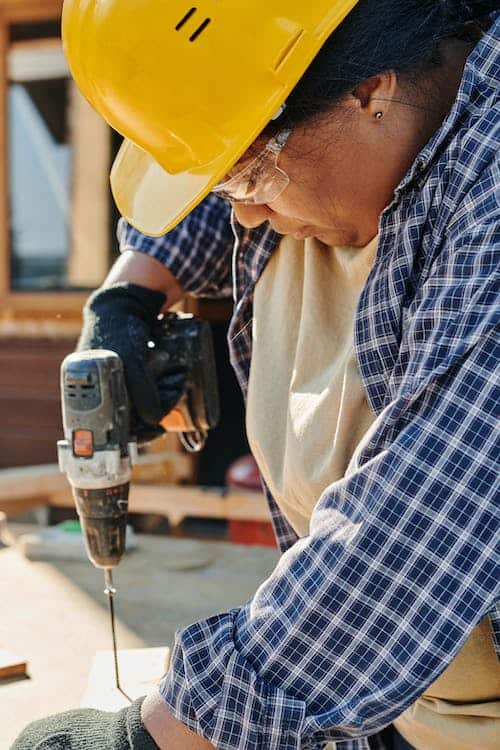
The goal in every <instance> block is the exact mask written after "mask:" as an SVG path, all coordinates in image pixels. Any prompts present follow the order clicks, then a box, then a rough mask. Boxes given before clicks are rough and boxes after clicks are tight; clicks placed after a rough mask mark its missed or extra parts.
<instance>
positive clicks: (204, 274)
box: [118, 194, 234, 297]
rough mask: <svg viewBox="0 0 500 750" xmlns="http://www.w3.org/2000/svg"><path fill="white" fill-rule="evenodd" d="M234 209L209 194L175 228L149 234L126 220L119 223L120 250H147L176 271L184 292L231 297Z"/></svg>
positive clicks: (202, 295) (171, 269) (201, 295)
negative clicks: (232, 222) (157, 234)
mask: <svg viewBox="0 0 500 750" xmlns="http://www.w3.org/2000/svg"><path fill="white" fill-rule="evenodd" d="M230 217H231V208H230V206H229V204H228V203H227V202H226V201H223V200H222V199H221V198H217V197H216V196H214V195H211V194H210V195H209V196H208V197H207V198H205V200H204V201H203V202H202V203H200V205H199V206H197V207H196V208H195V209H194V211H192V212H191V213H190V214H189V216H187V217H186V218H185V219H184V221H182V222H181V223H180V224H179V225H178V226H177V227H175V229H173V230H172V231H171V232H169V233H168V234H166V235H164V236H162V237H148V236H146V235H144V234H141V233H140V232H138V231H137V229H134V228H133V227H132V226H130V224H127V222H126V221H125V220H124V219H121V220H120V223H119V225H118V240H119V242H120V250H121V251H122V252H123V251H125V250H136V251H139V252H141V253H146V255H150V256H151V257H153V258H156V259H157V260H159V261H160V262H161V263H163V264H164V265H165V266H167V268H168V269H169V270H170V271H171V272H172V273H173V275H174V276H175V278H176V279H177V281H178V282H179V284H180V285H181V287H182V288H183V290H184V291H185V292H188V293H189V294H193V295H195V296H199V297H230V296H231V294H232V292H233V289H232V272H231V265H232V252H233V246H234V235H233V231H232V229H231V222H230Z"/></svg>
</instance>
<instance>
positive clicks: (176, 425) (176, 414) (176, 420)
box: [160, 409, 188, 432]
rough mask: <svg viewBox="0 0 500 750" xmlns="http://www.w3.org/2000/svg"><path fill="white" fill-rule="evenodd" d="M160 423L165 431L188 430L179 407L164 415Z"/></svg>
mask: <svg viewBox="0 0 500 750" xmlns="http://www.w3.org/2000/svg"><path fill="white" fill-rule="evenodd" d="M160 424H161V426H162V427H163V429H164V430H166V431H167V432H169V431H171V432H183V431H184V432H186V431H187V430H188V425H187V424H186V419H185V417H184V414H183V413H182V411H181V410H180V409H172V411H170V412H169V413H168V414H167V416H166V417H163V419H162V420H161V422H160Z"/></svg>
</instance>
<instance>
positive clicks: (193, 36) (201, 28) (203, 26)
mask: <svg viewBox="0 0 500 750" xmlns="http://www.w3.org/2000/svg"><path fill="white" fill-rule="evenodd" d="M211 20H212V19H211V18H205V20H204V21H203V23H202V24H201V25H200V26H198V28H197V29H196V31H195V32H194V33H193V34H191V36H190V37H189V41H190V42H194V41H195V39H198V37H199V36H200V34H201V33H202V31H204V30H205V29H206V28H207V26H208V24H209V23H210V21H211Z"/></svg>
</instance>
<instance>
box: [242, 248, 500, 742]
mask: <svg viewBox="0 0 500 750" xmlns="http://www.w3.org/2000/svg"><path fill="white" fill-rule="evenodd" d="M376 246H377V239H375V240H374V241H373V242H371V243H370V245H368V246H367V247H366V248H363V249H352V248H338V247H326V246H325V245H322V244H321V243H320V242H318V241H317V240H314V239H309V240H306V241H305V242H299V241H296V240H293V239H292V238H290V237H286V238H284V239H283V240H282V242H281V244H280V246H279V248H278V249H277V250H276V251H275V253H274V254H273V256H272V258H271V259H270V261H269V263H268V265H267V267H266V269H265V270H264V273H263V274H262V276H261V278H260V279H259V282H258V284H257V285H256V288H255V295H254V319H253V345H252V363H251V369H250V379H249V387H248V403H247V432H248V439H249V442H250V446H251V448H252V452H253V454H254V456H255V458H256V460H257V463H258V464H259V468H260V471H261V473H262V475H263V477H264V479H265V481H266V483H267V485H268V487H269V489H270V490H271V492H272V494H273V496H274V498H275V500H276V502H277V503H278V505H279V506H280V508H281V510H282V512H283V513H284V515H285V516H286V517H287V519H288V520H289V522H290V523H291V525H292V526H293V528H294V529H295V531H296V532H297V534H298V535H299V536H306V535H307V534H308V533H309V522H310V518H311V514H312V512H313V510H314V507H315V505H316V503H317V502H318V500H319V498H320V497H321V495H322V493H323V491H324V490H325V489H326V488H327V487H328V486H329V485H331V484H332V483H333V482H335V481H337V480H339V479H341V478H342V477H344V476H346V475H348V474H349V468H350V463H351V461H352V458H353V454H355V452H356V451H357V450H359V448H360V446H361V445H362V442H363V438H364V437H365V438H366V433H367V430H369V428H370V426H371V425H372V423H373V421H374V419H375V417H374V415H373V414H372V412H371V411H370V408H369V406H368V402H367V399H366V395H365V391H364V388H363V383H362V381H361V377H360V374H359V371H358V367H357V361H356V357H355V353H354V319H355V312H356V306H357V303H358V299H359V295H360V293H361V291H362V288H363V286H364V284H365V282H366V279H367V276H368V274H369V272H370V268H371V266H372V264H373V260H374V257H375V253H376ZM395 724H396V726H397V728H398V730H399V731H400V732H401V734H402V735H403V736H404V737H406V739H407V740H408V742H409V743H410V744H412V745H413V746H414V747H415V748H417V750H500V668H499V662H498V660H497V658H496V656H495V653H494V649H493V641H492V637H491V632H490V624H489V620H488V619H486V620H484V621H483V622H482V623H481V625H480V626H478V627H477V628H476V629H475V630H474V631H473V633H472V635H471V636H470V638H469V640H468V641H467V643H466V644H465V647H464V648H463V649H462V651H461V652H460V654H459V655H458V657H457V658H456V659H455V660H454V661H453V662H452V664H451V665H450V666H449V667H448V669H447V670H445V672H444V673H443V674H442V675H441V677H440V678H439V679H438V680H437V681H436V682H434V683H433V685H431V686H430V687H429V688H428V690H427V691H426V693H425V694H424V695H423V696H422V697H421V698H420V699H419V700H418V701H417V702H416V703H415V704H414V705H413V706H412V707H411V708H410V709H408V711H406V712H405V713H404V714H403V715H402V716H401V717H400V718H399V719H398V720H397V721H396V722H395Z"/></svg>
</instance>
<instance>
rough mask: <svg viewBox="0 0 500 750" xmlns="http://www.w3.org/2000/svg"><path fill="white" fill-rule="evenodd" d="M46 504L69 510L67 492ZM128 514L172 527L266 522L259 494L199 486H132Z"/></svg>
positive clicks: (265, 514) (267, 510) (267, 513)
mask: <svg viewBox="0 0 500 750" xmlns="http://www.w3.org/2000/svg"><path fill="white" fill-rule="evenodd" d="M50 504H51V505H53V506H56V507H63V508H67V507H72V505H73V498H72V497H71V495H70V494H69V493H68V492H62V493H55V494H54V495H52V496H51V498H50ZM129 512H130V513H154V514H157V515H161V516H165V517H166V518H168V520H169V522H170V523H171V524H172V525H173V526H177V525H178V524H180V523H181V522H182V521H183V520H184V519H185V518H218V519H226V520H238V521H269V520H270V514H269V509H268V506H267V502H266V499H265V497H264V495H263V494H261V493H260V492H227V493H226V492H223V491H218V490H215V489H203V488H201V487H182V486H176V485H145V484H133V485H132V487H131V489H130V498H129Z"/></svg>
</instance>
